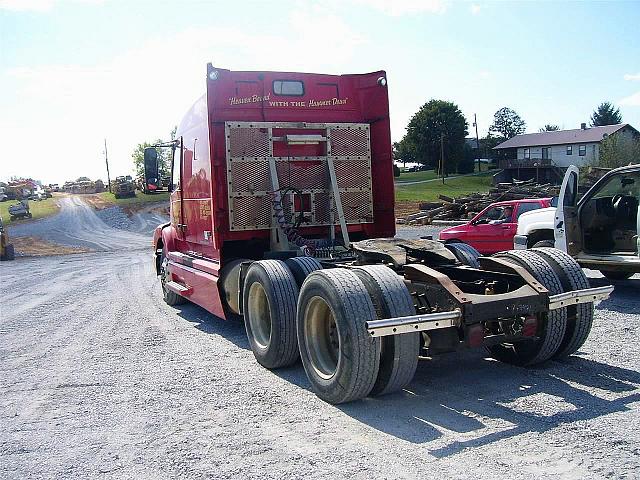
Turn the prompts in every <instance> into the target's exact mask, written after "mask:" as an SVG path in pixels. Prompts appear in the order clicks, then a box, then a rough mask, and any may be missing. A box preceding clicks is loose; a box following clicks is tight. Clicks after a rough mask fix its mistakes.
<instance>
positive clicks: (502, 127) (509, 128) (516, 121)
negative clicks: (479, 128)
mask: <svg viewBox="0 0 640 480" xmlns="http://www.w3.org/2000/svg"><path fill="white" fill-rule="evenodd" d="M526 126H527V124H526V123H525V122H524V120H522V118H520V115H518V114H517V113H516V112H515V111H514V110H511V109H510V108H508V107H502V108H501V109H500V110H498V111H497V112H496V113H495V114H494V115H493V123H492V124H491V126H490V127H489V133H497V134H499V135H498V136H500V137H502V138H504V139H505V140H509V139H510V138H513V137H515V136H516V135H520V134H521V133H524V130H525V127H526Z"/></svg>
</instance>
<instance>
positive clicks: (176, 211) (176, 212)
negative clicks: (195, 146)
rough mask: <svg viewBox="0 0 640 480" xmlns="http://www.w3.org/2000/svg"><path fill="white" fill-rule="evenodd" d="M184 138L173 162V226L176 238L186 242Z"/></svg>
mask: <svg viewBox="0 0 640 480" xmlns="http://www.w3.org/2000/svg"><path fill="white" fill-rule="evenodd" d="M182 157H183V148H182V137H180V141H179V142H178V145H177V146H176V148H175V149H173V160H172V162H171V184H172V191H171V197H170V198H171V226H172V227H173V228H174V229H175V232H176V237H177V238H178V239H179V240H184V218H183V212H182Z"/></svg>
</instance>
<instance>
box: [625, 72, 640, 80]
mask: <svg viewBox="0 0 640 480" xmlns="http://www.w3.org/2000/svg"><path fill="white" fill-rule="evenodd" d="M624 79H625V80H627V81H630V82H640V73H636V74H635V75H634V74H631V73H627V74H625V76H624Z"/></svg>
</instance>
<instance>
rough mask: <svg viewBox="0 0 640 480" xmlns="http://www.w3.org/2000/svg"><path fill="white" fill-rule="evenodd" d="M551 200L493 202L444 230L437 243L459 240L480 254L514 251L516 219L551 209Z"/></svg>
mask: <svg viewBox="0 0 640 480" xmlns="http://www.w3.org/2000/svg"><path fill="white" fill-rule="evenodd" d="M551 200H552V199H551V198H536V199H527V200H511V201H508V202H498V203H492V204H491V205H489V206H488V207H487V208H485V209H484V210H483V211H481V212H480V213H478V214H477V215H476V216H475V217H473V218H472V219H471V221H469V222H467V223H465V224H462V225H456V226H455V227H449V228H445V229H444V230H442V231H441V232H440V237H439V238H440V240H445V241H454V240H455V241H460V242H464V243H467V244H469V245H471V246H472V247H474V248H475V249H476V250H478V251H479V252H480V253H482V254H492V253H496V252H502V251H504V250H510V249H511V248H513V236H514V235H515V234H516V230H517V227H518V217H519V216H520V215H522V214H523V213H525V212H530V211H533V210H539V209H541V208H547V207H549V206H551Z"/></svg>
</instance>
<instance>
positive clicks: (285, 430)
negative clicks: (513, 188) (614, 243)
mask: <svg viewBox="0 0 640 480" xmlns="http://www.w3.org/2000/svg"><path fill="white" fill-rule="evenodd" d="M74 208H75V207H74ZM83 211H84V210H83V209H80V210H79V212H80V215H82V212H83ZM63 213H64V212H63ZM60 215H63V214H60ZM76 221H79V220H76ZM67 224H68V223H67ZM68 225H71V224H68ZM80 225H82V224H80ZM98 227H99V228H105V227H102V226H100V225H96V224H94V223H93V220H90V223H89V228H90V229H92V228H98ZM82 229H83V228H80V227H78V229H77V230H71V233H69V238H70V239H71V240H70V241H76V240H77V239H78V237H79V239H80V241H83V242H85V241H91V238H90V237H87V235H88V234H87V233H81V232H80V231H81V230H82ZM99 231H101V230H99ZM14 234H15V233H14ZM109 234H110V235H111V236H112V237H113V238H110V239H109V241H108V242H106V241H103V240H100V242H99V243H97V242H96V241H95V239H94V245H95V246H96V249H98V248H104V249H105V250H112V249H113V248H115V247H116V246H119V247H118V248H117V251H105V252H96V253H88V254H76V255H67V256H61V257H47V258H22V259H18V260H16V261H15V262H11V263H9V262H7V263H3V264H0V278H2V282H0V298H2V303H1V304H0V308H1V310H0V314H1V315H0V478H11V479H24V478H47V479H48V478H73V479H75V478H77V479H86V478H101V479H112V478H113V479H130V478H154V479H156V478H159V479H162V478H167V479H168V478H198V479H199V478H215V479H225V478H242V479H245V478H260V479H264V478H278V479H289V478H291V479H294V478H296V479H297V478H311V479H313V478H354V479H371V478H393V479H396V478H436V479H437V478H462V479H466V478H468V479H477V478H496V479H498V478H500V479H503V478H512V479H530V478H543V477H544V478H546V479H557V478H575V479H578V478H580V479H583V478H586V479H591V478H594V479H595V478H638V477H640V447H639V446H638V445H640V413H639V410H638V407H639V406H640V372H639V370H640V347H639V346H638V337H639V335H640V326H639V323H640V316H639V315H638V312H640V279H638V276H636V277H635V278H634V279H632V280H630V281H627V282H619V283H618V284H617V285H616V291H615V292H614V294H613V296H612V298H610V299H609V300H606V301H604V302H602V303H601V304H600V305H599V306H598V307H597V314H596V319H595V325H594V329H593V332H592V334H591V337H590V338H589V340H588V341H587V343H586V344H585V345H584V347H583V348H582V349H581V350H580V352H579V353H578V354H577V355H575V356H573V357H571V358H570V359H569V360H566V361H563V362H551V363H549V364H547V365H545V366H544V367H540V368H535V369H524V368H517V367H512V366H508V365H504V364H501V363H498V362H496V361H493V360H490V359H488V358H486V357H485V356H484V355H483V354H482V352H480V351H467V352H464V353H456V354H448V355H444V356H440V357H437V358H435V359H424V360H421V362H420V364H419V366H418V371H417V373H416V376H415V379H414V381H413V382H412V384H411V385H410V387H409V388H408V389H407V391H405V392H402V393H399V394H394V395H390V396H386V397H381V398H375V399H366V400H364V401H360V402H354V403H352V404H347V405H342V406H332V405H328V404H326V403H324V402H322V401H321V400H319V399H318V398H317V397H316V396H315V395H314V394H313V393H312V392H311V390H310V386H309V383H308V381H307V379H306V377H305V374H304V371H303V369H302V366H301V365H300V364H297V365H295V366H293V367H290V368H286V369H282V370H278V371H276V372H270V371H267V370H265V369H264V368H261V367H260V366H259V365H258V364H257V363H256V362H255V360H254V358H253V355H252V353H251V351H250V350H249V347H248V343H247V340H246V336H245V332H244V327H243V325H242V324H241V323H239V322H235V321H223V320H220V319H217V318H216V317H214V316H212V315H210V314H209V313H207V312H206V311H204V310H203V309H201V308H199V307H196V306H194V305H190V304H187V305H184V306H181V307H180V308H171V307H169V306H167V305H165V304H164V303H163V302H162V297H161V293H160V286H159V283H158V281H157V279H156V278H155V276H154V274H153V271H152V268H151V261H150V249H148V250H140V248H141V245H143V244H144V246H145V247H147V248H148V241H149V238H148V237H146V236H143V235H137V234H133V233H129V232H125V231H122V230H109ZM59 235H61V236H60V237H58V238H63V237H62V233H60V234H59ZM95 236H99V235H94V237H95ZM596 276H598V274H594V275H593V277H594V278H592V284H593V285H594V286H595V285H603V284H604V281H603V280H602V279H601V278H595V277H596Z"/></svg>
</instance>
